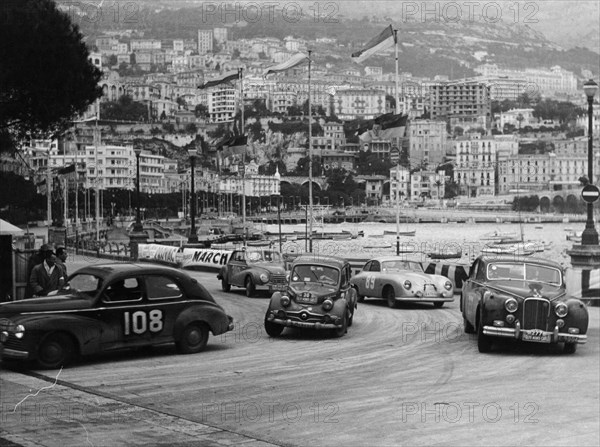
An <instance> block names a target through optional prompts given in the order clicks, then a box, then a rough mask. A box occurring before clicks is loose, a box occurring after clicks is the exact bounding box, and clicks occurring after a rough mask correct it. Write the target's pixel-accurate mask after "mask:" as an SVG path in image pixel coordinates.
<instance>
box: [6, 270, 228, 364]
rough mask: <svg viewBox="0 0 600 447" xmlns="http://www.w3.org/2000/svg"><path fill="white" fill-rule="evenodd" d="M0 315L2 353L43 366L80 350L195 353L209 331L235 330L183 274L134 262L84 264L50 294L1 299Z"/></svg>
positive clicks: (86, 352) (62, 361)
mask: <svg viewBox="0 0 600 447" xmlns="http://www.w3.org/2000/svg"><path fill="white" fill-rule="evenodd" d="M0 321H5V322H10V323H11V324H12V325H13V327H14V330H13V331H11V332H10V333H9V335H8V338H7V340H6V341H5V343H4V353H3V356H4V358H6V359H18V360H22V361H35V362H37V364H38V365H39V366H40V367H42V368H46V369H55V368H59V367H62V366H66V365H68V364H69V363H70V362H71V361H72V360H74V359H75V358H76V357H77V356H79V355H92V354H97V353H100V352H105V351H113V350H118V349H127V348H139V347H144V346H153V345H161V344H168V343H175V345H176V347H177V349H178V351H179V352H181V353H184V354H191V353H196V352H200V351H202V350H203V349H204V348H205V346H206V344H207V342H208V337H209V332H210V333H212V334H213V335H219V334H223V333H225V332H227V331H231V330H233V319H232V317H230V316H228V315H227V314H226V313H225V311H224V310H223V308H222V307H221V306H219V305H218V304H217V303H216V302H215V301H214V299H213V297H212V296H211V295H210V294H209V293H208V291H207V290H206V289H205V288H204V287H203V286H202V285H201V284H199V283H198V281H197V280H196V279H194V278H192V277H191V276H189V275H188V274H187V273H185V272H182V271H181V270H178V269H175V268H171V267H166V266H158V265H152V264H147V265H144V264H131V263H114V264H104V265H92V266H88V267H84V268H83V269H80V270H78V271H76V272H75V273H73V274H72V275H71V276H70V277H69V279H68V282H67V284H66V285H65V287H64V288H63V289H61V290H59V291H58V292H57V293H55V294H53V295H52V296H46V297H41V298H33V299H27V300H21V301H14V302H9V303H2V304H0Z"/></svg>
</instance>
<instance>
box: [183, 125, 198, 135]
mask: <svg viewBox="0 0 600 447" xmlns="http://www.w3.org/2000/svg"><path fill="white" fill-rule="evenodd" d="M185 132H186V133H191V134H192V135H196V134H197V133H198V127H197V126H196V124H195V123H189V124H188V125H187V126H185Z"/></svg>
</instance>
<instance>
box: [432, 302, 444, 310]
mask: <svg viewBox="0 0 600 447" xmlns="http://www.w3.org/2000/svg"><path fill="white" fill-rule="evenodd" d="M443 305H444V302H443V301H436V302H434V303H433V307H437V308H440V307H442V306H443Z"/></svg>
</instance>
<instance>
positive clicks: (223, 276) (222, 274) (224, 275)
mask: <svg viewBox="0 0 600 447" xmlns="http://www.w3.org/2000/svg"><path fill="white" fill-rule="evenodd" d="M217 279H224V280H227V265H224V266H223V267H221V270H219V273H218V274H217Z"/></svg>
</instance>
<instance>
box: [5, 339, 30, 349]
mask: <svg viewBox="0 0 600 447" xmlns="http://www.w3.org/2000/svg"><path fill="white" fill-rule="evenodd" d="M4 347H5V348H7V349H15V350H17V351H23V350H24V349H25V348H24V347H23V341H22V340H19V339H18V338H17V337H15V336H14V335H10V336H9V337H8V340H6V341H5V342H4Z"/></svg>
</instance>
